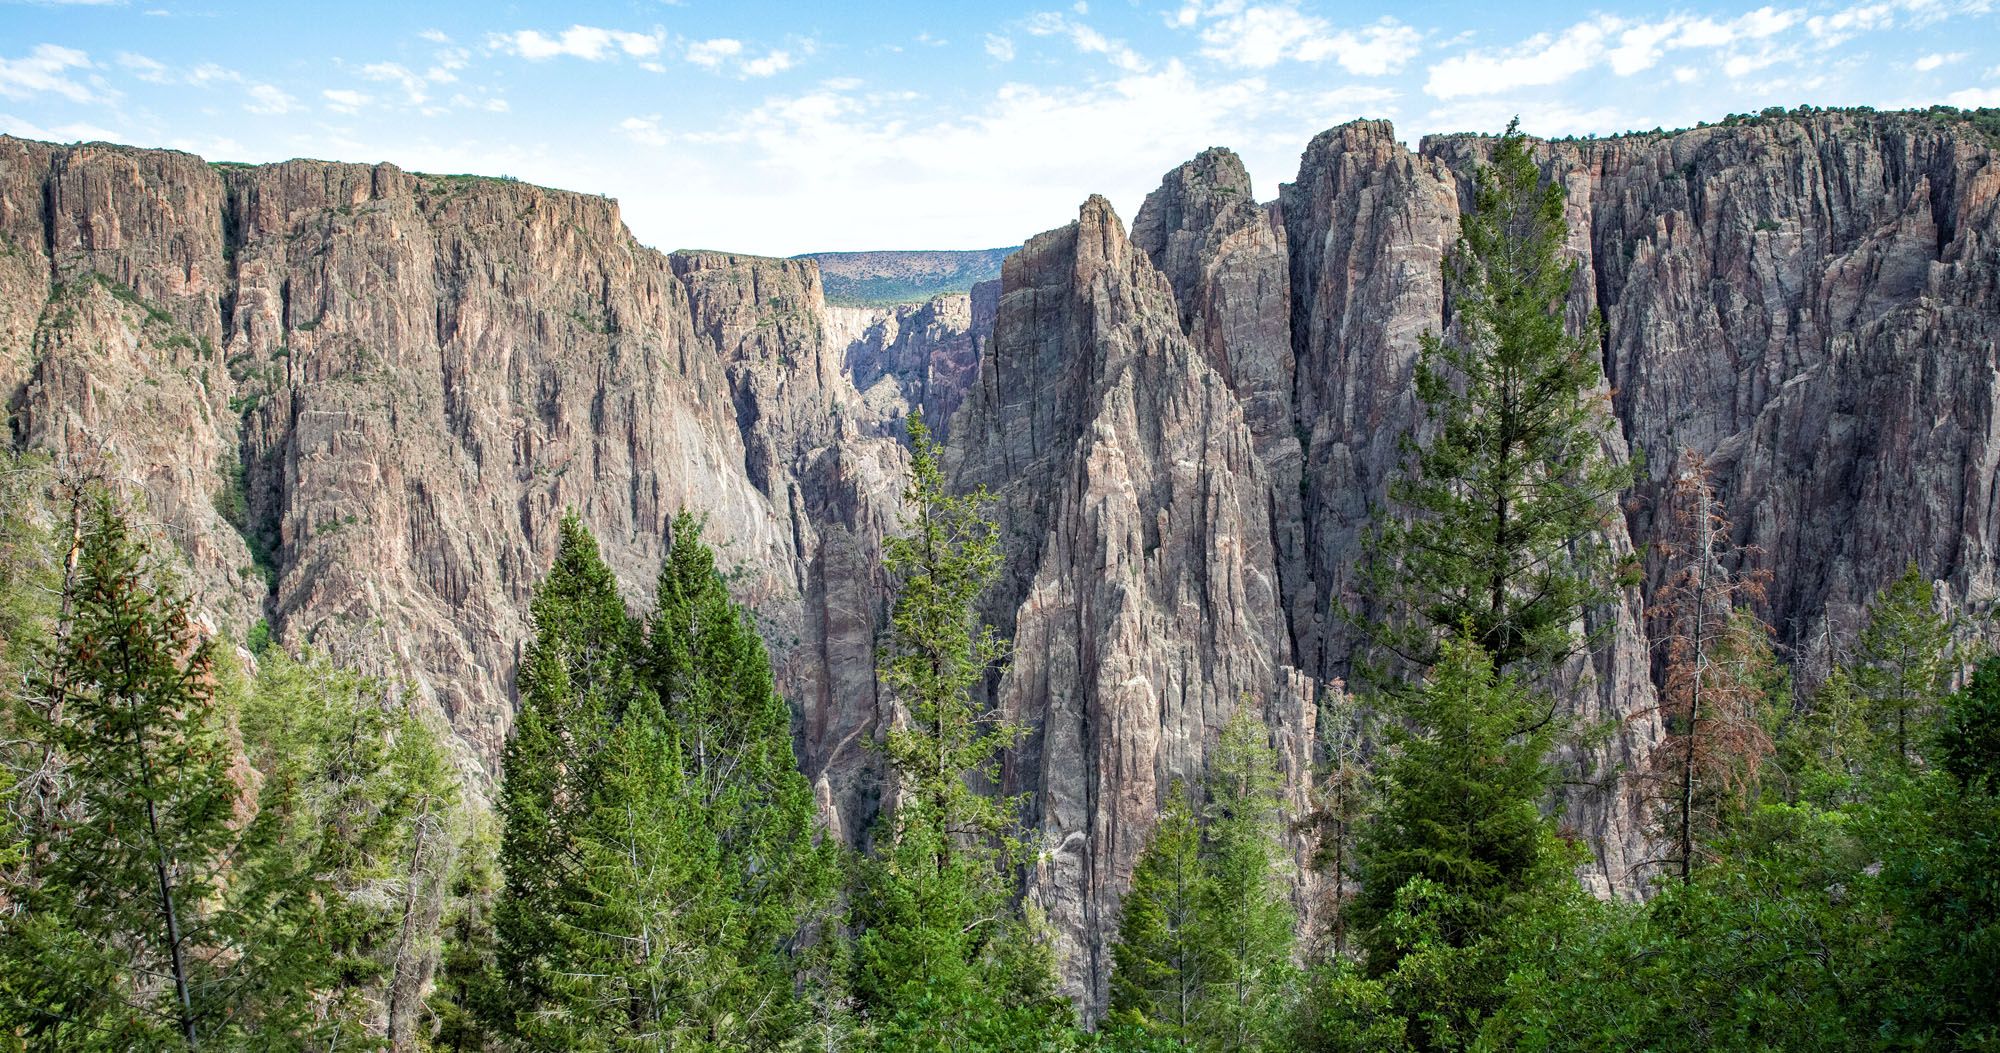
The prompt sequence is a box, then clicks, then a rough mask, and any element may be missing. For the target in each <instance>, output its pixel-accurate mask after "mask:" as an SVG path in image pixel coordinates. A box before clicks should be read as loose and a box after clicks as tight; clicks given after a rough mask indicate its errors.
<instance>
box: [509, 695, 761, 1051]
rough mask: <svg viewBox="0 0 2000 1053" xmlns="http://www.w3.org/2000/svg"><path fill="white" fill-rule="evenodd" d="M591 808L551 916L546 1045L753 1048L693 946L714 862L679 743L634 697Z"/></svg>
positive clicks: (654, 706) (709, 929)
mask: <svg viewBox="0 0 2000 1053" xmlns="http://www.w3.org/2000/svg"><path fill="white" fill-rule="evenodd" d="M599 770H600V771H601V773H602V782H601V783H600V784H599V785H598V787H597V788H596V793H595V795H594V796H595V799H596V800H595V803H596V807H594V808H593V809H592V810H591V813H590V815H589V817H588V819H587V821H586V823H585V825H584V828H583V829H582V830H581V831H579V832H578V842H579V845H580V856H581V859H580V860H579V865H578V875H577V878H578V880H577V887H578V899H576V900H575V901H572V902H570V903H568V904H565V905H564V906H565V910H564V911H563V912H562V913H560V914H558V915H557V917H556V924H558V925H559V926H561V927H562V930H563V931H562V935H563V950H564V953H563V955H562V957H561V959H560V961H559V962H558V963H556V964H554V965H553V966H552V967H551V969H550V974H551V983H552V986H553V988H554V990H553V993H552V997H551V998H550V1003H549V1008H548V1009H547V1010H546V1011H545V1012H544V1013H543V1014H542V1015H541V1017H540V1018H539V1019H538V1020H537V1021H536V1023H535V1026H534V1028H533V1034H534V1035H535V1037H536V1039H537V1044H538V1045H541V1046H543V1047H545V1048H550V1049H579V1050H612V1049H635V1050H636V1049H649V1050H652V1049H660V1050H666V1049H673V1050H693V1049H715V1050H722V1049H745V1048H751V1047H750V1046H749V1044H748V1043H746V1042H744V1041H743V1035H742V1034H741V1032H739V1031H738V1030H737V1029H736V1027H735V1026H734V1025H735V1024H736V1022H735V1021H734V1020H732V1019H731V1018H730V1016H729V1006H728V1004H727V1001H726V1000H725V999H718V998H716V997H715V995H716V993H717V992H716V988H717V986H718V985H717V980H718V979H720V980H721V981H722V982H723V983H725V984H726V983H727V980H728V979H729V978H728V977H721V978H718V977H716V976H713V975H711V974H710V973H708V972H706V971H705V970H708V969H712V968H714V967H715V966H716V965H718V964H721V963H720V962H719V961H718V959H719V957H720V956H718V955H713V954H711V953H709V949H708V948H704V947H702V946H700V945H699V943H698V941H699V940H700V939H702V938H703V937H705V936H715V935H721V936H723V937H724V938H727V934H722V933H718V931H717V930H718V928H719V927H718V925H717V924H716V922H717V920H718V919H717V918H715V917H713V915H714V914H715V913H716V912H717V911H718V910H723V909H727V906H728V905H727V904H726V903H717V902H716V901H715V900H714V899H713V898H711V897H708V896H704V895H702V894H701V887H702V883H703V882H704V881H708V880H713V879H714V878H715V877H716V876H717V875H716V874H715V873H714V859H713V858H712V856H705V855H704V853H703V852H702V849H703V848H705V847H712V845H703V844H702V840H703V838H702V836H701V835H702V833H703V832H704V831H703V828H702V824H701V823H700V821H699V818H698V816H697V814H696V813H697V812H698V811H699V808H700V798H699V796H698V795H696V794H692V793H689V792H687V789H686V787H685V783H684V779H685V776H684V774H683V771H682V759H681V757H680V748H679V742H678V741H677V738H676V736H675V735H674V734H673V732H672V731H671V730H670V729H669V728H668V727H667V725H666V721H665V718H664V717H663V716H662V715H661V714H660V712H659V706H658V702H657V701H655V700H654V699H652V698H651V697H644V698H641V699H639V700H638V701H636V702H635V703H634V704H632V705H631V706H630V707H628V708H627V709H626V711H625V714H624V719H623V720H621V721H620V722H619V724H618V727H617V729H616V730H615V731H613V732H612V735H611V741H610V743H609V745H608V747H607V749H606V750H605V758H604V761H603V764H602V765H601V767H600V769H599Z"/></svg>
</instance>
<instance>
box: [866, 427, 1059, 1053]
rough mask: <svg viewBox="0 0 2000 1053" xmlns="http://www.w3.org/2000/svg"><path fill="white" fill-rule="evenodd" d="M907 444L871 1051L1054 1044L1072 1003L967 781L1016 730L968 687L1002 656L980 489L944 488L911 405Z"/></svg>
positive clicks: (875, 869) (992, 773)
mask: <svg viewBox="0 0 2000 1053" xmlns="http://www.w3.org/2000/svg"><path fill="white" fill-rule="evenodd" d="M910 440H911V447H912V449H911V458H910V471H911V478H910V484H909V488H908V490H907V491H905V495H904V500H905V505H906V507H907V508H908V510H909V511H908V513H907V518H906V519H905V521H904V527H905V532H904V534H903V535H901V536H899V537H894V538H890V539H889V540H888V541H887V542H886V543H885V546H884V562H885V564H886V565H887V567H888V570H889V572H890V575H891V578H892V580H893V581H894V583H895V587H896V595H895V602H894V605H893V607H892V609H891V614H890V632H889V641H888V645H887V647H886V648H885V649H884V652H883V657H882V665H881V675H882V682H883V685H884V686H885V687H886V688H887V689H888V690H889V692H890V694H891V697H893V698H894V699H895V700H896V701H897V702H899V703H900V704H901V705H902V706H903V708H904V710H905V712H906V714H907V719H906V720H905V721H903V722H902V723H900V724H899V726H897V727H895V728H893V729H892V730H891V731H890V733H889V735H888V738H887V742H886V743H885V746H884V751H885V753H886V755H887V758H888V760H889V763H890V766H891V767H892V768H893V770H894V773H895V778H896V781H895V786H896V790H897V799H896V801H895V805H894V809H893V811H892V812H890V813H888V815H887V816H886V817H885V825H884V828H883V830H882V831H881V832H880V833H879V834H878V836H877V839H876V853H875V855H874V857H873V858H871V859H869V860H868V861H866V863H865V864H864V865H863V866H862V868H861V872H860V875H859V879H858V882H857V888H856V890H855V892H854V896H853V901H854V922H855V924H856V927H857V928H858V929H859V930H860V936H859V938H858V940H857V941H856V946H855V950H854V955H853V968H854V979H853V985H852V991H853V995H854V998H855V1000H856V1002H857V1004H858V1006H859V1008H860V1010H861V1012H862V1015H863V1027H864V1031H865V1039H866V1041H867V1042H868V1043H869V1044H870V1045H871V1046H872V1047H873V1048H875V1049H880V1050H911V1051H917V1050H925V1051H929V1050H968V1051H970V1050H1028V1049H1037V1050H1039V1049H1051V1048H1059V1047H1058V1046H1057V1045H1055V1043H1061V1042H1065V1041H1067V1038H1066V1037H1065V1036H1066V1035H1067V1033H1068V1031H1069V1016H1070V1010H1069V1008H1068V1006H1067V1005H1066V1004H1064V1003H1063V1002H1062V1001H1061V1000H1059V999H1057V998H1056V997H1055V996H1054V969H1053V959H1052V956H1051V954H1050V952H1049V950H1048V947H1047V944H1046V939H1045V937H1044V935H1043V934H1042V933H1041V932H1040V931H1039V928H1040V927H1039V925H1038V923H1037V922H1036V920H1035V919H1034V918H1033V917H1032V916H1026V917H1024V916H1023V915H1022V914H1021V913H1020V912H1019V911H1017V910H1016V909H1015V908H1014V907H1013V904H1012V900H1013V895H1012V892H1011V888H1010V884H1011V879H1012V875H1013V872H1014V867H1015V866H1016V865H1017V863H1018V862H1019V859H1020V855H1021V844H1020V837H1019V835H1018V832H1017V830H1016V824H1015V821H1014V818H1013V805H1014V802H1011V801H1007V800H1004V799H996V798H993V797H988V796H985V795H982V794H981V793H979V792H977V790H976V789H975V787H974V781H975V780H976V781H978V782H979V783H983V784H990V783H991V782H994V781H996V780H997V776H998V758H999V754H1000V751H1001V750H1002V749H1004V748H1005V747H1006V746H1008V745H1009V744H1011V743H1012V742H1013V741H1014V740H1015V739H1016V738H1017V737H1018V736H1019V735H1020V729H1019V728H1018V727H1017V726H1015V725H1013V724H1011V723H1009V722H1007V721H1005V720H1004V719H1002V718H1001V717H999V716H998V715H996V714H993V713H991V712H988V711H986V710H985V709H984V708H983V707H982V706H981V704H980V702H979V701H978V695H977V694H976V692H977V689H978V687H979V685H980V682H981V680H982V679H983V678H984V676H985V674H986V671H987V668H988V666H989V665H990V664H991V663H993V662H995V661H997V660H998V659H999V657H1000V654H1001V645H1000V642H999V641H998V640H997V639H996V638H995V636H994V634H993V632H992V630H991V629H990V628H988V627H985V626H982V625H981V624H980V622H979V619H978V616H977V615H976V613H975V611H974V607H973V604H974V602H975V601H976V600H977V598H978V596H979V594H980V593H981V592H982V591H983V590H984V589H985V588H986V586H987V585H988V584H989V583H990V582H991V581H992V580H993V578H994V576H995V574H996V573H997V572H998V569H999V562H1000V557H999V551H998V548H997V545H996V541H995V538H994V527H993V524H992V523H991V522H990V521H988V520H987V519H986V518H985V517H984V514H983V507H984V505H985V504H986V503H987V502H988V501H989V500H990V498H989V497H988V496H987V495H986V493H985V492H984V491H983V490H982V491H978V492H975V493H972V494H968V495H957V496H955V495H952V494H951V493H950V492H949V491H948V490H947V489H946V487H945V482H944V474H943V471H942V469H941V468H940V466H939V464H938V460H937V454H938V449H937V446H936V444H935V443H933V442H932V441H931V438H930V433H929V430H928V429H927V428H926V427H925V426H924V423H923V419H922V417H921V416H918V415H913V416H912V417H911V419H910Z"/></svg>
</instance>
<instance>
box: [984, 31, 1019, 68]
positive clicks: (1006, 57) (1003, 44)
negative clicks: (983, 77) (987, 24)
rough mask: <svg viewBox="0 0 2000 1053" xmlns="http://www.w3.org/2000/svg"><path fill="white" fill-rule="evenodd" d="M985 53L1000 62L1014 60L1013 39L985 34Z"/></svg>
mask: <svg viewBox="0 0 2000 1053" xmlns="http://www.w3.org/2000/svg"><path fill="white" fill-rule="evenodd" d="M986 53H987V54H988V55H991V56H993V57H994V58H995V59H997V60H999V61H1001V62H1012V61H1014V41H1013V39H1012V38H1010V37H1003V36H995V35H994V34H992V33H988V34H986Z"/></svg>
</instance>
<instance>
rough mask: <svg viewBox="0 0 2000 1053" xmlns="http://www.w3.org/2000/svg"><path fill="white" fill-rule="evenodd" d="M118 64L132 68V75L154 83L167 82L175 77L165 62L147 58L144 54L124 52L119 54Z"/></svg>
mask: <svg viewBox="0 0 2000 1053" xmlns="http://www.w3.org/2000/svg"><path fill="white" fill-rule="evenodd" d="M118 65H119V66H121V67H123V68H125V69H128V70H131V71H132V75H133V76H135V77H137V78H139V79H140V80H143V81H147V82H150V83H153V84H166V83H169V82H171V81H172V80H173V79H174V78H173V74H172V73H171V72H170V71H169V70H168V69H167V67H166V64H165V63H163V62H159V61H156V60H154V59H150V58H147V57H146V56H144V55H135V54H133V53H132V52H130V51H127V52H123V53H121V54H120V55H119V56H118Z"/></svg>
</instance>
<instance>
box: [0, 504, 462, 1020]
mask: <svg viewBox="0 0 2000 1053" xmlns="http://www.w3.org/2000/svg"><path fill="white" fill-rule="evenodd" d="M82 511H83V515H82V518H81V519H80V520H79V521H78V522H79V527H80V529H79V531H78V533H77V534H76V535H75V537H76V541H77V544H78V547H77V549H76V553H77V559H76V564H75V571H74V573H73V575H72V576H71V577H70V578H69V579H68V581H67V582H66V584H65V588H64V602H65V606H66V609H67V616H66V617H62V618H59V619H58V620H56V621H55V623H54V625H53V631H52V633H51V637H50V639H49V642H47V643H46V644H45V646H44V649H43V653H42V655H41V657H40V659H39V660H38V661H37V662H36V665H35V672H34V674H33V676H32V677H31V680H30V683H29V689H28V691H27V692H26V693H25V694H24V695H22V696H20V697H18V698H14V699H10V707H11V708H10V712H9V717H8V719H9V723H10V724H11V725H12V726H13V727H14V728H16V729H18V731H19V732H20V733H21V734H23V735H24V737H25V740H26V743H27V744H28V745H29V746H30V747H31V748H32V750H33V751H36V752H38V754H39V756H38V757H37V761H38V763H37V766H36V768H35V770H34V781H35V784H36V787H37V793H36V801H35V802H33V806H32V807H28V808H24V809H21V810H20V811H18V812H16V813H15V814H18V815H22V816H23V817H24V819H25V821H24V823H23V825H22V826H21V827H20V830H21V833H22V835H23V836H22V840H23V842H24V847H25V848H26V849H27V851H26V852H25V853H22V855H21V858H19V859H17V860H16V861H15V865H14V866H12V867H11V868H10V869H9V870H8V872H7V873H6V875H5V881H4V887H0V898H4V899H5V900H6V901H7V902H9V903H10V904H11V905H12V906H13V907H14V910H15V917H14V919H12V921H13V922H15V923H10V925H9V926H7V928H6V929H5V931H4V934H0V995H4V997H0V1033H8V1034H13V1035H15V1036H18V1037H19V1038H21V1039H22V1040H23V1041H24V1042H27V1043H28V1044H30V1045H32V1046H36V1047H38V1048H39V1047H41V1046H53V1047H57V1048H64V1049H126V1048H164V1047H167V1046H175V1045H183V1044H184V1045H187V1046H189V1047H193V1046H196V1045H197V1044H199V1045H201V1046H204V1047H208V1048H225V1049H229V1048H245V1049H248V1048H256V1049H267V1048H281V1049H282V1048H305V1047H307V1046H315V1045H318V1046H324V1045H326V1044H342V1045H349V1046H352V1045H359V1044H362V1043H365V1042H367V1041H369V1040H370V1036H371V1035H378V1034H381V1033H382V1031H383V1030H384V1029H385V1028H386V1029H387V1030H389V1031H390V1032H391V1033H393V1032H394V1028H395V1023H394V1020H393V1018H394V1017H395V1015H396V1012H395V1009H394V1006H395V1004H396V1002H397V1000H398V998H399V997H400V998H403V999H404V1004H405V1005H410V1004H412V1003H411V1002H410V1001H409V1000H410V999H413V998H414V996H415V993H416V990H417V988H418V987H419V986H420V985H421V983H422V977H421V974H422V972H423V969H424V960H423V959H424V954H423V948H421V947H419V946H418V945H417V944H418V943H419V942H421V941H420V939H419V936H420V933H421V929H422V927H423V926H422V920H423V900H424V897H423V896H422V895H421V890H422V889H423V888H424V887H425V885H426V877H425V874H424V868H425V867H426V866H428V865H430V864H431V863H432V862H434V860H435V855H434V854H427V853H426V851H425V849H424V845H423V840H424V832H423V831H424V829H425V823H426V820H427V819H428V818H431V817H436V816H441V815H443V814H445V813H447V812H449V811H450V810H451V809H452V808H453V806H454V804H455V792H456V779H455V777H454V775H453V774H452V772H451V770H450V768H449V766H448V765H447V764H446V763H445V762H444V759H443V754H442V752H441V749H440V747H439V745H438V738H437V735H436V734H435V732H433V731H432V730H431V729H430V728H429V727H428V726H427V725H425V724H423V723H422V722H419V721H417V720H416V719H415V718H414V717H412V716H411V715H410V714H409V713H408V711H407V709H405V708H404V707H402V706H401V705H400V704H397V703H394V702H392V701H390V700H389V698H388V696H387V694H386V693H385V692H384V691H383V690H382V689H381V687H380V685H379V684H376V683H374V682H372V681H367V680H364V679H362V678H359V677H356V676H353V675H352V674H348V673H345V672H342V671H340V670H338V669H335V668H334V667H332V666H330V665H328V664H326V663H325V662H324V661H320V660H312V661H308V662H304V663H294V662H292V661H291V660H289V659H287V658H286V657H285V656H284V655H283V654H282V653H267V655H266V660H265V665H264V669H263V670H262V672H261V673H260V675H259V676H258V677H257V679H256V680H255V681H254V682H252V683H248V684H246V683H245V682H244V681H243V679H242V677H241V676H240V675H239V674H238V673H237V672H236V670H235V669H234V668H233V665H232V663H231V662H230V660H229V659H228V657H227V656H226V654H223V653H219V652H218V651H217V650H216V649H215V647H214V643H213V641H212V639H211V638H209V637H207V636H205V635H204V634H203V633H202V632H201V631H200V630H198V629H197V628H196V626H195V623H194V622H193V621H192V619H191V618H190V617H189V614H188V607H187V600H186V598H185V596H184V595H183V594H182V593H180V592H179V591H178V589H177V587H176V586H175V584H174V582H173V579H172V577H171V576H170V575H169V574H168V573H167V572H166V571H165V570H164V569H163V568H160V567H157V566H155V565H154V564H153V562H152V558H151V556H150V554H149V552H148V551H147V549H146V547H145V546H144V545H143V544H141V543H140V542H138V541H137V540H135V539H134V538H133V537H132V534H131V532H130V531H129V529H128V528H127V526H126V524H125V522H124V520H123V518H122V515H121V513H120V511H119V509H118V508H117V506H116V505H115V504H114V503H113V502H112V501H111V500H110V499H109V498H108V497H104V496H101V495H100V496H98V497H96V498H94V499H90V500H89V504H88V506H87V508H83V509H82ZM232 724H233V725H234V731H235V732H236V734H234V735H232V734H231V731H232V727H231V726H232ZM239 738H240V740H241V743H242V748H241V751H240V752H239V751H238V749H237V748H236V746H235V742H236V740H237V739H239ZM23 803H27V802H23ZM385 1005H386V1006H388V1007H389V1008H388V1009H387V1012H386V1014H385V1012H384V1011H383V1007H384V1006H385ZM404 1016H405V1017H408V1016H409V1014H408V1013H405V1014H404ZM385 1017H386V1018H387V1019H385Z"/></svg>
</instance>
